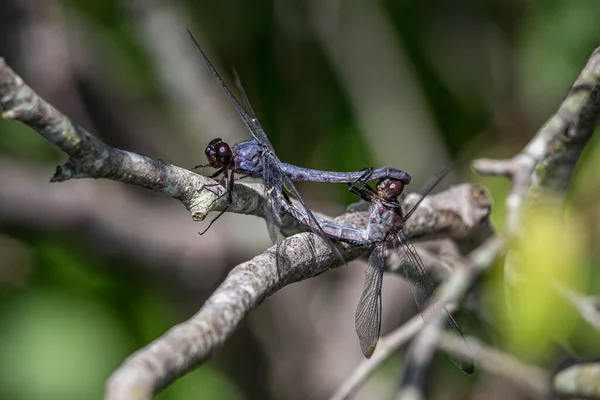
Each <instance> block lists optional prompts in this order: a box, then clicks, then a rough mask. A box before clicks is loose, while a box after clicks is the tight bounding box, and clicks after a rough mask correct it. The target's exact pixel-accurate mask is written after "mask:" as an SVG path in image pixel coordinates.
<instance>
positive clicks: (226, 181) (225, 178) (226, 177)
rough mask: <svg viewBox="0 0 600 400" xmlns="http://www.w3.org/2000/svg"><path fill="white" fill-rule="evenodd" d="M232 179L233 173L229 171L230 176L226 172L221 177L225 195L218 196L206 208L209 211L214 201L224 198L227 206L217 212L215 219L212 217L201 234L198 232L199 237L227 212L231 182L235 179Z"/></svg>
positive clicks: (229, 202)
mask: <svg viewBox="0 0 600 400" xmlns="http://www.w3.org/2000/svg"><path fill="white" fill-rule="evenodd" d="M234 177H235V175H234V173H233V171H231V174H230V175H228V174H227V171H225V174H224V175H223V180H222V181H224V182H223V183H224V184H225V188H226V191H225V193H223V194H221V195H219V196H218V197H217V198H216V199H214V200H213V201H212V202H211V203H210V205H209V206H208V208H209V209H210V208H211V207H212V205H213V204H215V202H216V201H219V200H220V199H222V198H223V197H224V196H227V205H226V206H225V208H224V209H223V210H221V211H220V212H219V214H217V216H216V217H214V218H213V219H212V220H211V221H210V223H209V224H208V227H207V228H206V229H205V230H203V231H202V232H198V233H199V234H200V235H204V234H205V233H206V232H207V231H208V230H209V229H210V227H211V226H212V224H214V223H215V221H216V220H218V219H219V218H220V217H221V215H223V214H224V213H225V211H227V209H228V208H229V206H230V205H231V203H232V202H233V182H234V179H235V178H234ZM209 190H210V189H209ZM211 192H212V191H211Z"/></svg>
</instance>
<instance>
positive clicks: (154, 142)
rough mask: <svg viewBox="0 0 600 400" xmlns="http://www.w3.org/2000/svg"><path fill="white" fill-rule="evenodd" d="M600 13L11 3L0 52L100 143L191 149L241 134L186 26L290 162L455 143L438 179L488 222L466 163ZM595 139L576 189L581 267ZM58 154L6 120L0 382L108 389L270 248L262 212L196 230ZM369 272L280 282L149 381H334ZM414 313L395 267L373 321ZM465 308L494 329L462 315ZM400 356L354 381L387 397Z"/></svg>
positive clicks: (419, 169)
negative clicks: (208, 348) (192, 361)
mask: <svg viewBox="0 0 600 400" xmlns="http://www.w3.org/2000/svg"><path fill="white" fill-rule="evenodd" d="M598 16H600V2H598V1H595V0H580V1H576V2H575V1H572V2H566V1H558V0H547V1H544V2H534V1H525V0H508V1H499V0H498V1H496V0H487V1H486V0H481V1H453V2H447V1H441V0H437V1H434V0H430V1H400V0H397V1H380V2H376V1H373V2H369V1H343V0H338V1H330V2H325V1H319V0H306V1H302V0H298V1H290V0H274V1H242V0H225V1H220V2H213V1H196V2H193V1H183V0H181V1H170V2H167V1H158V0H148V1H133V0H130V1H116V0H110V1H98V0H90V1H86V2H81V1H73V0H63V1H54V0H46V1H44V2H36V1H33V0H25V1H17V0H5V1H3V2H1V3H0V56H2V57H4V58H5V59H6V60H7V62H8V63H9V65H11V66H12V67H13V68H14V69H15V71H16V72H17V73H18V74H19V75H20V76H22V77H23V78H24V79H25V81H26V82H27V83H28V84H29V85H30V86H31V87H32V88H33V89H34V90H36V91H37V92H38V93H39V94H40V95H41V96H42V97H44V98H45V99H46V100H48V101H49V102H50V103H52V104H53V105H54V106H56V107H57V108H58V109H60V110H61V111H63V112H64V113H65V114H66V115H68V116H70V117H71V118H72V119H73V120H74V121H75V122H76V123H78V124H80V125H82V126H84V127H85V128H86V129H87V130H88V131H90V132H92V133H93V134H94V135H96V136H98V137H99V138H101V139H102V140H103V141H105V142H107V143H108V144H110V145H113V146H116V147H120V148H124V149H127V150H131V151H135V152H139V153H142V154H145V155H148V156H151V157H156V158H160V159H163V160H165V161H167V162H170V163H174V164H176V165H180V166H184V167H191V166H193V165H196V164H199V163H202V162H204V146H205V145H206V143H207V142H208V141H209V140H210V139H212V138H213V137H222V138H223V139H224V140H226V141H228V142H231V143H234V142H237V141H240V140H244V139H248V138H250V135H249V133H247V132H245V131H244V128H243V126H242V125H241V124H240V123H239V121H238V119H237V117H236V115H235V114H234V111H233V109H232V107H231V106H230V105H229V104H228V103H227V102H226V99H225V97H224V96H223V94H222V93H221V92H220V89H219V88H218V87H217V86H216V85H215V84H214V82H212V78H211V77H210V76H209V75H208V74H207V71H206V68H205V67H204V66H203V65H202V64H201V61H200V59H199V57H198V55H197V53H196V52H195V50H194V48H193V46H192V44H191V42H190V40H189V38H188V36H187V33H186V31H185V28H186V27H188V28H189V29H190V30H191V31H192V32H193V33H194V34H195V36H196V37H197V39H198V41H199V42H200V44H201V45H202V46H203V47H204V49H205V51H206V52H207V53H208V55H209V57H210V58H211V59H212V61H213V63H214V64H215V65H216V66H217V69H218V70H219V71H221V73H222V74H223V75H224V76H225V77H226V79H227V80H228V81H229V82H232V79H231V77H232V73H231V71H232V68H235V69H236V70H237V72H238V73H239V75H240V77H241V80H242V82H243V83H244V86H245V88H246V91H247V92H248V95H249V97H250V100H251V102H252V104H253V107H254V109H255V111H256V112H257V114H258V117H259V118H260V120H261V122H262V125H263V126H264V128H265V130H266V132H267V133H268V135H269V137H270V138H271V141H272V142H273V145H274V147H275V149H276V150H277V152H278V156H279V157H280V158H281V159H282V160H283V161H286V162H290V163H294V164H298V165H302V166H307V167H313V168H320V169H329V170H359V169H361V168H363V167H366V166H377V167H378V166H385V165H391V166H394V167H397V168H402V169H405V170H407V171H409V172H410V173H411V174H412V176H413V177H414V179H413V185H411V186H412V188H411V189H412V190H418V189H419V187H420V185H421V184H423V183H424V182H425V181H426V180H427V178H428V177H430V176H431V175H432V174H433V173H434V172H435V171H437V170H439V169H440V168H441V167H443V166H444V165H446V164H447V163H448V162H449V161H455V162H456V166H457V168H456V172H455V173H454V176H453V177H452V178H451V179H450V180H449V183H446V185H449V184H451V183H459V182H464V181H471V182H479V183H482V184H484V185H486V187H488V188H489V190H490V191H491V193H492V195H493V197H494V199H495V203H494V208H493V215H492V219H493V221H494V223H495V226H496V227H497V228H499V229H501V228H502V224H503V223H502V221H503V218H504V204H503V201H504V196H505V194H506V192H507V189H508V184H507V182H506V181H505V180H503V179H485V180H482V179H481V178H479V177H477V176H475V175H474V174H473V173H472V172H470V167H469V165H470V162H471V161H472V160H473V159H474V158H476V157H483V156H485V157H498V158H502V157H511V156H512V155H514V154H515V153H516V152H518V151H519V150H520V149H521V148H522V147H523V146H524V145H525V144H526V143H527V142H528V140H529V139H530V138H531V137H532V136H533V134H534V133H535V131H536V130H537V129H538V128H539V127H540V126H541V125H542V123H543V122H544V121H545V120H546V119H547V118H548V117H549V116H550V115H551V114H552V113H553V112H554V111H555V110H556V108H557V107H558V105H559V104H560V102H561V100H562V98H563V97H564V96H565V95H566V93H567V91H568V89H569V88H570V86H571V84H572V82H573V81H574V80H575V78H576V76H577V74H578V73H579V71H580V70H581V68H582V67H583V65H584V64H585V62H586V60H587V59H588V57H589V55H590V53H591V52H592V51H593V49H594V48H595V47H597V46H599V45H600V24H598V22H597V21H598ZM597 142H598V140H594V141H592V143H591V144H590V146H589V149H588V151H587V152H586V154H585V157H584V161H583V163H582V165H581V166H580V168H579V173H578V175H577V177H576V180H575V185H574V190H573V193H572V196H571V198H570V201H571V202H572V204H573V205H574V208H575V209H577V214H578V217H579V218H580V219H581V220H583V221H584V222H583V223H582V224H581V225H580V226H579V230H580V232H581V238H582V239H581V240H582V241H583V242H584V243H585V245H586V246H585V249H586V252H585V258H584V262H585V263H587V264H589V265H594V264H595V260H596V259H597V257H596V256H597V255H596V254H595V253H594V251H593V250H595V249H591V250H588V246H587V243H594V239H595V238H597V237H598V232H597V230H598V229H597V226H598V224H597V221H598V217H600V212H599V211H600V210H599V209H598V206H597V203H598V198H599V196H598V194H599V193H598V190H597V189H596V188H597V187H598V183H600V175H599V174H598V173H597V172H596V171H598V168H599V167H600V165H599V164H600V162H599V161H598V160H600V154H598V152H600V148H599V146H598V143H597ZM64 160H65V157H64V155H63V154H61V153H60V152H59V151H57V150H56V149H55V148H54V147H52V146H51V145H50V144H49V143H47V142H45V141H44V140H43V139H42V138H41V137H40V136H39V135H37V134H36V133H35V132H33V131H31V130H29V129H28V128H26V127H24V126H23V125H20V124H18V123H15V122H8V121H5V120H0V296H1V297H0V299H1V301H0V354H1V356H0V398H6V399H12V400H28V399H39V398H44V399H62V400H68V399H93V398H101V397H102V392H103V387H104V383H105V380H106V379H107V377H108V376H109V374H110V373H111V372H112V371H113V370H114V369H115V368H116V367H118V365H120V363H121V362H122V361H123V359H124V358H125V357H126V356H127V355H129V354H131V353H132V352H133V351H135V350H136V349H138V348H140V347H142V346H144V345H146V344H147V343H149V342H150V341H151V340H153V339H155V338H156V337H158V336H160V335H161V334H162V333H164V332H165V331H166V330H167V329H168V328H169V327H170V326H172V325H173V324H176V323H178V322H181V321H183V320H185V319H186V318H187V317H189V316H190V315H192V314H193V313H194V312H195V311H196V310H198V309H199V307H200V306H201V305H202V304H203V302H204V300H206V298H207V297H208V296H209V295H210V293H211V292H212V291H213V290H214V289H215V288H216V287H217V286H218V284H219V283H220V282H221V281H222V279H223V278H224V276H225V275H226V273H227V272H228V271H229V270H230V269H231V268H232V267H234V266H235V265H236V264H238V263H240V262H242V261H245V260H248V259H250V258H251V257H252V256H254V255H256V254H259V253H260V252H261V251H263V250H264V249H265V248H266V247H267V246H268V245H269V243H268V238H267V234H266V229H264V222H263V221H261V220H259V219H257V218H253V217H244V216H240V215H226V216H225V217H224V218H223V219H222V220H220V221H219V222H218V223H217V224H215V226H214V227H213V228H212V229H211V231H209V233H208V234H207V235H205V236H202V237H200V236H198V235H197V232H198V231H200V230H202V229H203V228H204V226H205V225H204V224H205V223H202V224H196V223H193V222H192V221H191V218H190V216H189V214H187V212H186V210H185V209H184V208H183V207H181V206H180V205H179V204H177V202H175V201H173V200H171V199H165V198H158V196H155V195H153V194H150V193H146V192H144V191H141V190H139V189H137V188H130V187H124V185H121V184H117V183H114V182H105V181H91V180H89V181H70V182H66V183H61V184H51V183H49V179H50V177H51V176H52V174H53V172H54V168H55V166H56V165H58V164H60V163H62V162H64ZM299 188H300V190H301V191H302V193H303V194H304V195H305V198H306V199H307V200H308V202H309V204H310V205H311V206H312V207H313V209H315V210H318V211H321V212H325V213H329V214H330V215H335V214H339V213H341V212H342V211H343V209H344V207H345V206H346V205H347V204H349V203H350V202H351V201H353V200H354V199H353V198H352V197H351V196H350V195H349V194H348V192H347V190H346V188H345V185H339V186H335V185H319V184H301V185H299ZM259 232H260V233H259ZM545 246H546V247H545V249H547V250H548V249H557V248H559V247H558V246H555V247H552V246H550V247H548V246H547V243H546V244H545ZM588 252H589V253H588ZM356 264H359V263H356ZM596 275H597V274H596ZM596 275H594V271H593V270H592V272H591V275H590V277H591V279H589V280H588V283H589V287H588V290H589V291H590V292H592V293H593V292H598V290H600V285H598V284H597V283H596V282H597V279H595V277H596ZM362 276H363V272H362V266H360V265H354V264H353V267H352V268H349V269H347V268H344V269H343V270H338V271H332V272H331V273H328V274H324V275H322V276H320V277H319V278H317V279H312V280H310V281H309V282H302V283H299V284H296V285H292V286H291V287H288V288H285V289H284V290H282V291H281V292H280V293H278V294H276V295H275V296H273V297H272V298H270V299H268V300H267V301H266V302H265V304H264V305H262V306H261V307H260V308H259V309H258V310H256V311H255V312H254V313H253V314H252V316H251V318H250V319H249V320H248V321H247V322H246V323H245V324H244V325H243V326H242V327H241V328H240V330H239V331H238V332H237V333H236V334H235V336H234V338H233V339H232V340H231V341H230V342H228V343H227V344H226V345H225V347H224V348H223V350H221V352H220V353H219V354H218V355H217V356H216V357H215V358H214V359H213V360H211V361H210V362H208V363H207V364H205V365H203V366H201V367H200V368H198V369H197V370H196V371H194V372H192V373H190V374H188V375H186V376H185V377H184V378H183V379H180V380H178V381H177V382H176V383H175V384H173V385H172V386H170V387H169V388H167V389H166V390H165V391H164V392H163V393H161V394H160V395H159V398H160V399H163V400H168V399H199V398H202V399H306V398H327V396H329V395H331V394H332V393H333V390H334V389H335V388H336V387H337V386H338V385H339V384H340V383H341V381H342V380H343V379H344V378H345V377H347V376H348V374H349V373H350V371H351V370H352V369H353V367H354V366H355V365H357V363H358V362H359V361H360V360H361V354H360V350H359V347H358V341H357V339H356V337H355V333H354V322H353V316H354V307H355V304H356V302H357V300H358V297H359V293H360V290H361V289H362ZM501 279H502V274H501V271H493V273H492V274H491V275H490V280H496V281H498V280H500V281H501ZM594 289H595V290H594ZM484 290H487V289H486V286H484ZM489 292H490V293H495V292H494V290H492V289H489ZM490 301H491V302H494V301H499V298H498V297H494V295H491V300H490ZM412 313H414V307H413V305H412V300H411V297H410V293H408V292H407V290H406V286H403V284H402V282H401V280H400V279H398V278H396V277H387V278H386V282H385V284H384V327H383V330H384V333H385V332H388V331H390V330H391V329H393V328H395V327H397V326H398V325H399V324H400V323H401V322H402V321H404V320H406V319H407V318H408V317H410V316H411V315H412ZM484 314H485V312H484ZM460 322H461V324H462V325H463V327H464V328H465V330H466V331H467V332H468V333H469V334H473V335H476V336H481V337H483V338H484V339H486V340H487V341H489V342H492V343H494V342H495V336H494V334H493V328H492V327H490V326H488V325H487V324H485V323H482V322H481V321H479V320H478V318H476V317H474V316H472V315H468V313H467V315H465V316H461V318H460ZM577 327H578V328H577V329H575V336H573V337H571V338H570V339H569V342H568V343H562V344H563V345H565V346H567V347H570V348H571V349H575V350H576V351H577V353H578V354H579V355H581V356H582V357H592V356H598V355H600V351H598V348H597V345H595V344H594V343H597V339H598V338H597V335H596V334H595V332H593V331H592V330H591V329H590V328H587V327H586V326H585V325H584V324H583V323H580V324H579V325H577ZM554 361H555V360H552V359H551V360H547V363H548V364H547V365H546V366H549V367H551V365H552V364H551V363H552V362H554ZM401 368H402V363H401V356H397V357H395V358H393V359H392V360H390V362H388V363H387V364H386V365H384V367H383V368H382V369H381V371H380V372H379V373H378V374H377V375H376V376H375V377H374V378H373V379H372V380H371V381H370V383H369V384H368V385H367V386H366V387H365V388H363V389H361V391H360V392H359V393H358V395H357V398H376V397H379V396H385V398H388V397H389V396H391V393H393V390H394V388H395V387H396V386H397V384H398V379H399V376H400V371H401ZM432 382H434V383H435V384H434V385H433V386H432V388H431V390H432V398H439V399H459V398H492V397H489V396H492V395H496V396H502V395H505V396H506V393H510V394H511V396H513V397H510V398H519V397H518V394H519V392H518V390H517V389H515V388H511V387H510V385H507V383H506V382H502V381H498V380H496V379H495V378H493V377H490V376H481V377H480V379H470V378H467V377H464V376H462V375H460V372H458V371H455V370H454V369H453V366H452V365H451V364H450V363H449V362H448V360H447V359H446V358H444V357H439V360H437V362H436V364H435V370H434V375H433V378H432ZM511 390H512V391H511ZM507 391H508V392H507ZM478 396H480V397H478ZM514 396H517V397H514ZM497 398H508V397H497Z"/></svg>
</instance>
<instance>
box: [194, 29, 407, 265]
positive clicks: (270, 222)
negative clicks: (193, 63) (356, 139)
mask: <svg viewBox="0 0 600 400" xmlns="http://www.w3.org/2000/svg"><path fill="white" fill-rule="evenodd" d="M188 33H189V35H190V37H191V39H192V41H193V43H194V45H195V47H196V50H198V52H199V53H200V55H201V56H202V59H203V60H204V63H205V64H206V66H207V67H208V69H209V70H210V72H211V74H212V75H213V77H214V78H215V80H216V81H217V82H218V83H219V85H220V86H221V89H222V90H223V91H224V92H225V95H226V96H227V98H228V99H229V101H230V102H231V103H232V104H233V106H234V108H235V110H236V111H237V113H238V115H239V116H240V118H241V119H242V121H243V122H244V124H245V125H246V127H247V128H248V130H249V131H250V133H251V134H252V137H253V139H252V140H247V141H243V142H240V143H237V144H235V145H233V146H229V144H227V143H226V142H225V141H223V140H222V139H221V138H215V139H213V140H211V141H210V142H209V144H208V145H207V146H206V149H205V154H206V158H207V161H208V163H206V164H201V165H197V166H196V167H194V168H193V169H196V168H204V167H213V168H215V169H216V170H217V171H216V172H215V173H214V174H213V175H211V178H217V177H219V176H220V175H222V178H221V180H220V182H219V183H216V184H215V185H221V186H224V187H225V188H226V191H225V193H223V194H222V195H220V196H218V197H217V198H216V199H215V200H214V201H219V200H220V199H221V198H222V196H227V205H226V207H225V208H224V209H223V210H221V211H220V213H219V214H218V215H217V216H216V217H214V218H213V220H212V221H211V222H210V224H209V225H208V227H207V228H206V229H205V230H204V231H203V232H201V234H203V233H205V232H206V231H207V230H208V229H209V228H210V227H211V226H212V224H213V223H214V222H215V221H216V220H217V219H218V218H219V217H220V216H221V215H222V214H223V213H224V212H225V211H226V210H227V208H228V207H229V206H230V205H231V203H232V201H233V199H232V192H233V183H234V181H235V179H236V178H235V174H238V175H240V177H239V178H237V179H243V178H246V177H252V178H261V179H262V180H263V182H264V186H265V199H266V201H265V205H264V217H265V220H266V223H267V230H268V232H269V237H270V238H271V241H272V242H273V243H274V242H276V241H277V237H278V234H279V232H280V230H281V216H280V211H281V207H282V205H281V201H282V199H285V198H286V196H284V195H283V193H282V191H283V188H285V190H286V191H287V192H289V193H290V194H291V195H292V196H293V197H295V198H296V199H297V200H298V201H299V202H300V204H301V205H302V208H303V209H304V211H303V213H304V214H305V216H306V217H307V220H306V225H307V226H308V227H309V228H310V229H311V230H312V231H313V232H315V233H317V234H319V236H321V237H323V238H325V239H326V241H327V242H328V246H329V247H330V248H331V249H332V250H333V251H334V253H335V254H336V256H338V258H341V255H340V253H339V251H338V250H337V248H335V246H334V245H333V244H332V243H331V241H330V239H329V238H328V236H327V235H326V234H325V233H324V232H323V231H322V229H321V227H320V225H319V222H318V220H317V219H316V217H315V216H314V215H313V213H312V212H311V210H310V209H309V208H308V206H307V204H306V202H305V201H304V199H303V198H302V196H301V195H300V193H299V192H298V189H297V188H296V186H295V185H294V183H293V182H298V181H311V182H327V183H352V184H363V182H364V183H366V182H367V181H369V180H375V179H381V178H384V177H389V178H393V179H396V180H399V181H401V182H403V183H404V184H405V185H407V184H409V183H410V180H411V176H410V175H409V174H408V173H407V172H405V171H403V170H400V169H396V168H391V167H384V168H378V169H374V168H365V169H363V170H361V171H356V172H332V171H319V170H314V169H308V168H302V167H298V166H294V165H291V164H287V163H282V162H281V161H280V160H279V158H278V157H277V156H276V155H275V149H274V148H273V146H272V144H271V142H270V141H269V139H268V138H267V135H266V133H265V131H264V129H263V128H262V126H261V124H260V122H259V121H258V118H256V115H255V114H254V110H253V109H252V106H251V105H250V101H249V100H248V96H247V95H246V92H245V91H244V88H243V87H242V85H241V82H240V79H239V77H238V76H237V74H235V80H236V85H237V87H238V89H239V91H240V93H241V95H242V98H243V101H244V104H245V107H246V108H244V107H242V105H241V104H240V102H239V101H238V100H237V99H236V97H235V96H234V95H233V93H232V92H231V90H230V89H229V87H228V86H227V84H226V83H225V82H224V80H223V79H222V78H221V76H220V75H219V73H218V72H217V70H216V69H215V67H214V66H213V65H212V63H211V62H210V60H209V59H208V57H207V56H206V54H205V53H204V51H203V50H202V48H201V47H200V45H199V44H198V42H197V41H196V39H195V38H194V36H193V35H192V33H191V32H190V31H189V29H188ZM246 109H247V110H246ZM215 185H206V187H209V186H215ZM342 261H343V259H342Z"/></svg>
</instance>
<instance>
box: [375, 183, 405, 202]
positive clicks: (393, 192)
mask: <svg viewBox="0 0 600 400" xmlns="http://www.w3.org/2000/svg"><path fill="white" fill-rule="evenodd" d="M376 190H377V194H378V195H379V197H380V198H382V199H384V200H388V201H392V202H395V201H396V199H397V198H398V196H400V195H401V194H402V191H403V190H404V183H403V182H401V181H399V180H396V179H390V178H384V179H380V180H379V182H377V186H376Z"/></svg>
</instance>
